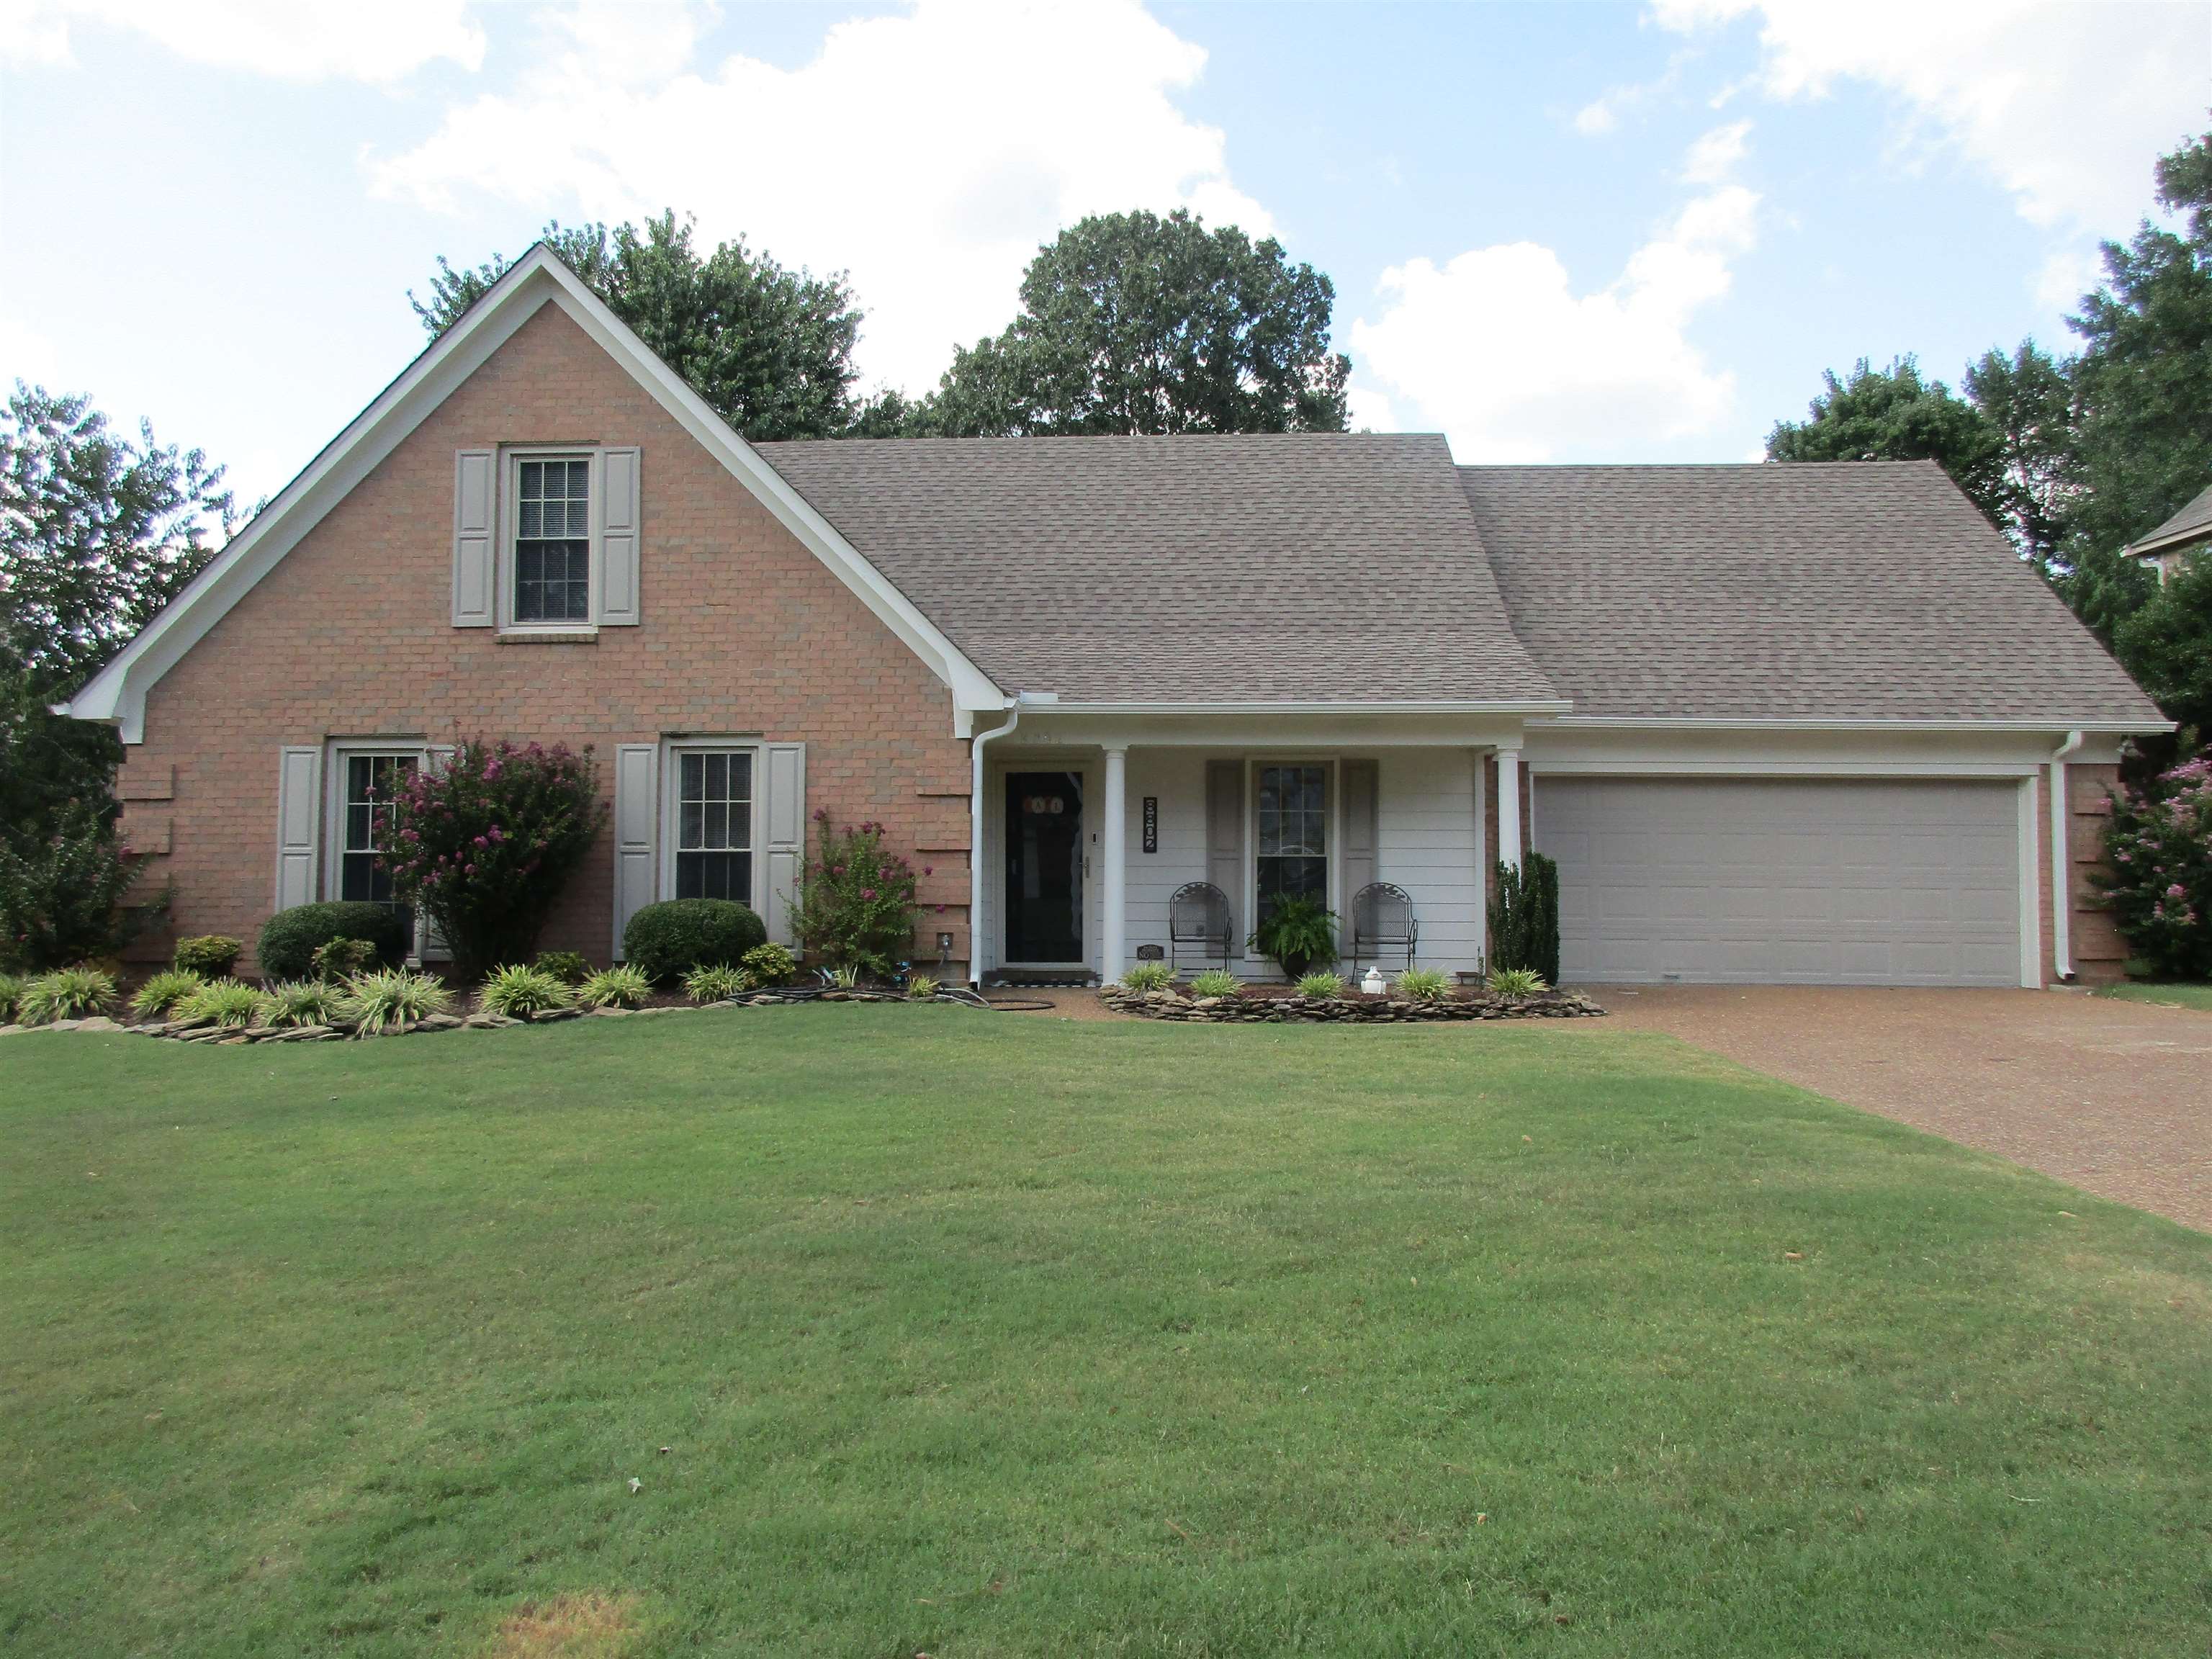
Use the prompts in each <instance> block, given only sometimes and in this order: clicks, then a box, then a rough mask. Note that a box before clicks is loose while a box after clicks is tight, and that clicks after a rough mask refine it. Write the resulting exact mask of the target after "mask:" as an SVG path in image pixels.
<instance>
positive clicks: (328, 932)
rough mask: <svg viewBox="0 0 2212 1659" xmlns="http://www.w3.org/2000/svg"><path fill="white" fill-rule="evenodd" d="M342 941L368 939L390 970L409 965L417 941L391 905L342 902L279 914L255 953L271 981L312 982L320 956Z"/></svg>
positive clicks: (263, 930)
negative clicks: (323, 949)
mask: <svg viewBox="0 0 2212 1659" xmlns="http://www.w3.org/2000/svg"><path fill="white" fill-rule="evenodd" d="M332 939H366V940H367V941H368V943H369V944H370V945H374V946H375V947H376V959H377V960H378V961H379V962H380V963H383V964H384V965H385V966H386V967H387V968H397V967H398V965H399V964H400V963H402V962H404V961H405V960H406V958H407V951H408V949H409V947H410V945H412V944H413V943H414V941H413V940H412V939H410V938H409V937H408V931H407V924H406V923H405V922H404V921H403V920H401V918H400V915H399V913H398V911H396V910H394V909H392V907H391V906H390V905H386V904H367V903H360V902H348V901H343V900H339V901H333V902H328V903H318V904H295V905H294V906H293V907H292V908H290V909H289V910H279V911H278V912H277V913H276V915H273V916H271V917H270V918H269V920H268V921H265V922H264V923H263V924H262V925H261V938H260V939H259V941H258V943H257V944H256V945H254V950H253V953H254V955H255V956H256V957H258V958H259V960H260V963H261V973H262V976H263V977H264V978H265V979H306V978H307V977H308V976H309V975H312V974H313V973H314V972H315V971H316V969H315V952H316V951H318V950H319V949H320V948H321V947H322V946H324V945H328V944H329V943H330V942H331V940H332Z"/></svg>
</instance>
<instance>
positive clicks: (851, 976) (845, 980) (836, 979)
mask: <svg viewBox="0 0 2212 1659" xmlns="http://www.w3.org/2000/svg"><path fill="white" fill-rule="evenodd" d="M829 982H830V983H831V984H832V985H834V986H836V987H837V988H838V989H839V990H841V991H850V990H853V989H854V988H855V987H858V986H859V984H860V963H857V962H848V963H846V964H845V965H844V966H843V967H842V968H832V969H829Z"/></svg>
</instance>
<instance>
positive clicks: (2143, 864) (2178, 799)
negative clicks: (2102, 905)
mask: <svg viewBox="0 0 2212 1659" xmlns="http://www.w3.org/2000/svg"><path fill="white" fill-rule="evenodd" d="M2105 856H2106V859H2107V860H2109V861H2110V863H2111V866H2112V868H2111V871H2110V872H2109V873H2108V874H2106V876H2104V877H2103V878H2101V879H2102V883H2103V885H2104V886H2105V888H2106V891H2107V892H2108V893H2109V895H2110V896H2111V901H2112V919H2113V920H2114V921H2116V922H2117V923H2118V925H2119V929H2120V933H2122V935H2123V936H2124V937H2125V939H2127V941H2128V943H2129V944H2130V945H2133V946H2134V947H2135V949H2136V954H2137V955H2138V956H2140V957H2142V958H2143V960H2144V961H2145V962H2146V963H2148V964H2149V966H2150V968H2151V970H2152V972H2154V973H2155V974H2157V975H2161V976H2163V977H2167V978H2174V979H2212V750H2208V751H2207V752H2206V753H2205V754H2203V755H2200V756H2198V757H2197V758H2196V759H2195V760H2192V761H2187V762H2185V763H2182V764H2181V765H2179V766H2177V767H2175V768H2174V769H2172V770H2171V771H2169V772H2166V773H2163V774H2161V775H2160V776H2159V777H2158V778H2157V779H2156V780H2155V781H2153V783H2152V784H2151V785H2150V787H2148V788H2147V789H2144V790H2142V791H2136V790H2130V791H2129V792H2128V793H2127V794H2126V795H2124V796H2120V797H2115V798H2114V799H2113V801H2112V817H2111V819H2110V821H2109V822H2108V823H2106V827H2105Z"/></svg>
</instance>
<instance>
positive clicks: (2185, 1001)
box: [2100, 980, 2212, 1013]
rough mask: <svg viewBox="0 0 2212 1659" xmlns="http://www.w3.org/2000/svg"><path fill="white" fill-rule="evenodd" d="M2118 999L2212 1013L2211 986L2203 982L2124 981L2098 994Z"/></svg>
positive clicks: (2109, 986)
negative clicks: (2156, 1003)
mask: <svg viewBox="0 0 2212 1659" xmlns="http://www.w3.org/2000/svg"><path fill="white" fill-rule="evenodd" d="M2100 994H2101V995H2104V996H2108V997H2118V998H2119V999H2120V1000H2121V1001H2123V1002H2158V1003H2163V1004H2165V1005H2166V1006H2167V1007H2169V1008H2201V1009H2203V1010H2204V1011H2205V1012H2208V1013H2212V985H2208V984H2205V983H2203V981H2194V982H2190V983H2183V982H2180V981H2167V982H2165V983H2160V982H2159V981H2154V980H2124V981H2121V982H2120V983H2119V984H2118V985H2108V986H2106V987H2105V988H2104V990H2103V991H2102V992H2101V993H2100Z"/></svg>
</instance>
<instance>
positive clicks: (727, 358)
mask: <svg viewBox="0 0 2212 1659" xmlns="http://www.w3.org/2000/svg"><path fill="white" fill-rule="evenodd" d="M540 240H543V241H544V243H545V245H546V246H548V247H549V248H550V249H551V250H552V251H553V252H554V253H556V255H558V256H559V258H561V260H562V263H563V264H566V265H567V266H568V269H569V270H573V271H574V272H575V273H576V275H577V276H579V277H580V278H581V279H582V280H583V282H584V283H585V284H586V286H587V287H589V288H590V289H592V291H593V292H594V293H596V294H597V295H599V297H600V298H601V299H603V300H605V301H606V302H607V306H608V307H609V309H611V311H613V313H615V315H616V316H617V317H619V318H621V319H623V322H625V323H627V324H628V325H629V326H630V327H631V328H632V329H634V330H635V331H636V332H637V335H638V337H639V338H640V339H641V340H643V341H644V342H645V343H646V344H647V345H648V346H650V347H652V348H653V350H654V351H655V352H656V353H658V354H659V356H660V358H661V360H662V361H663V362H665V363H666V364H667V365H668V366H669V367H670V368H672V369H674V370H675V371H676V372H677V373H678V374H681V375H682V376H683V377H684V379H685V380H688V381H689V382H690V384H691V386H692V387H693V388H694V389H695V390H696V392H698V393H699V395H700V396H701V397H702V398H705V399H706V400H707V402H708V404H711V405H712V406H713V407H714V410H715V411H716V412H717V413H718V414H720V416H722V418H723V419H725V420H726V421H727V422H730V424H731V425H732V426H733V427H735V428H737V429H738V431H739V432H742V433H743V434H744V435H745V436H746V437H748V438H757V439H775V438H829V437H838V436H842V435H843V434H844V433H845V432H846V431H847V430H848V428H851V427H852V425H853V424H854V420H855V417H856V416H858V415H860V412H861V410H860V408H859V407H857V406H856V405H855V404H854V398H853V383H854V380H855V378H856V376H857V371H856V370H855V369H854V367H853V347H854V343H855V342H856V341H857V340H858V339H859V337H860V321H861V313H860V311H859V310H858V309H856V308H855V307H854V301H853V294H852V290H851V289H849V288H848V286H847V284H846V282H845V278H844V277H843V276H842V275H833V276H810V275H809V274H808V273H807V272H806V271H805V270H787V269H786V268H785V267H783V266H782V265H780V264H777V263H776V262H775V260H774V259H773V258H770V257H769V255H768V254H766V253H764V252H762V253H756V252H752V251H751V250H750V249H748V248H747V247H746V246H745V243H744V238H743V237H739V238H738V240H736V241H734V242H720V243H717V244H716V245H715V246H714V249H713V251H712V252H707V253H703V254H702V253H701V252H699V250H698V249H697V247H696V246H694V244H693V241H692V229H691V223H690V221H689V220H686V221H685V222H683V223H682V224H678V222H677V220H676V215H675V213H674V212H673V211H672V210H671V211H669V212H666V213H664V214H662V215H661V216H660V217H659V218H658V219H648V220H647V221H646V222H645V223H644V224H642V225H629V224H623V225H617V226H616V227H615V228H613V229H611V230H610V229H609V228H607V227H606V226H605V225H602V224H590V225H581V226H577V227H575V228H564V227H563V226H562V225H561V224H559V223H558V222H555V223H552V224H549V225H547V226H546V227H545V234H544V236H543V237H542V238H541V239H540ZM512 263H513V262H512V261H511V260H508V259H507V258H504V257H502V256H499V255H495V256H494V257H493V258H491V259H490V260H489V261H488V262H487V263H485V264H481V265H478V266H476V267H475V268H474V269H466V268H459V267H456V266H454V265H453V264H450V263H449V262H448V261H447V259H446V258H444V257H443V256H442V255H441V256H440V258H439V260H438V270H437V274H436V275H435V276H433V277H432V278H431V281H430V290H429V294H428V297H427V298H426V299H417V298H416V295H415V293H414V291H413V290H412V289H410V290H409V291H408V295H407V298H408V301H409V302H410V303H411V304H412V305H413V306H414V307H415V314H416V316H417V317H419V318H421V319H422V325H423V327H424V328H426V329H428V331H430V333H431V334H432V335H434V336H435V335H437V334H440V333H442V332H443V331H445V330H446V329H447V328H449V327H451V326H452V325H453V322H454V321H455V320H456V319H459V316H460V314H461V313H463V312H465V311H466V310H467V309H468V308H469V307H470V306H471V305H472V304H474V303H475V302H476V301H477V299H478V298H479V297H480V296H481V295H483V293H484V292H485V291H486V290H487V289H489V288H490V287H491V285H492V284H493V283H495V282H497V281H498V280H499V278H500V277H501V275H502V274H503V273H504V272H505V271H506V270H507V267H508V265H509V264H512Z"/></svg>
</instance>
